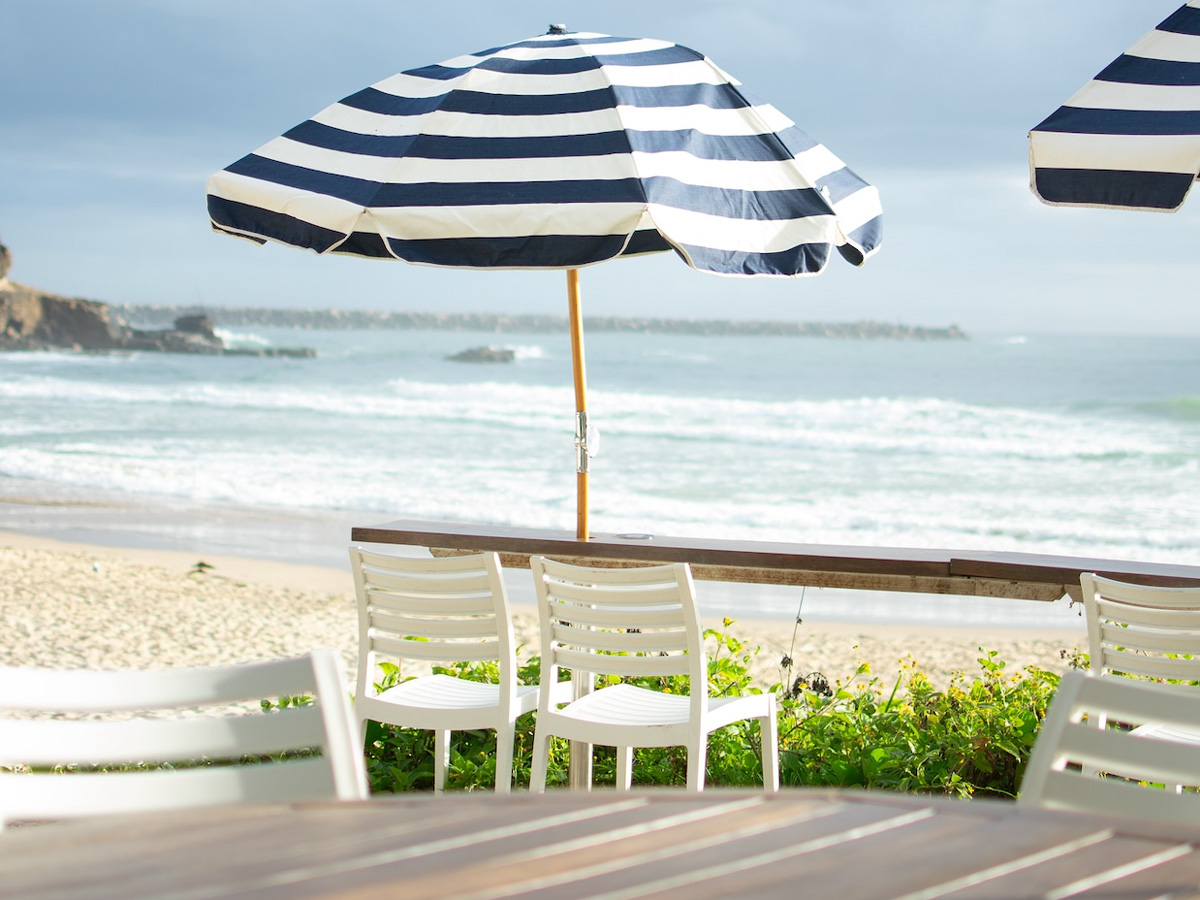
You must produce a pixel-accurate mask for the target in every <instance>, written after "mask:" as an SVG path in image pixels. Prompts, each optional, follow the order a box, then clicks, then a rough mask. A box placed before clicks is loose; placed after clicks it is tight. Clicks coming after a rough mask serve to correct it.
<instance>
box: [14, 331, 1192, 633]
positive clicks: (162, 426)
mask: <svg viewBox="0 0 1200 900" xmlns="http://www.w3.org/2000/svg"><path fill="white" fill-rule="evenodd" d="M215 317H216V319H217V322H218V326H219V325H220V318H219V315H217V316H215ZM224 337H225V338H226V340H227V341H229V342H230V343H231V344H234V345H246V346H254V345H272V346H279V347H293V346H300V345H304V346H311V347H314V348H315V349H316V351H317V355H316V357H315V358H312V359H281V358H257V357H246V356H230V357H212V356H187V355H175V354H155V353H116V354H81V353H65V352H64V353H58V352H51V353H7V354H0V528H2V527H8V528H14V529H18V530H26V531H30V530H32V531H39V530H40V531H43V532H46V533H51V532H53V533H56V534H59V535H67V534H68V532H71V533H72V534H73V535H74V536H81V535H82V533H83V531H84V530H87V529H90V531H89V532H88V534H87V535H86V536H87V537H89V538H90V539H96V538H97V537H98V536H99V537H103V534H102V532H103V531H104V530H105V529H106V528H107V529H109V530H110V531H112V534H111V535H110V536H109V539H110V542H114V543H115V542H118V541H119V540H121V539H133V540H135V541H139V542H141V543H144V544H157V545H162V546H176V547H185V546H188V547H189V548H190V546H197V547H200V548H203V546H209V545H212V546H218V549H221V550H228V549H230V546H233V547H234V548H235V549H237V548H240V549H241V550H242V551H243V552H245V553H261V554H263V555H267V556H276V557H280V558H297V559H298V558H303V559H304V560H305V561H317V562H322V563H332V562H334V561H336V562H337V563H338V564H342V557H343V556H344V553H345V539H344V538H339V537H338V535H343V534H344V535H345V536H346V537H348V531H343V529H344V528H345V527H346V526H347V525H348V524H363V525H366V524H377V523H379V522H385V521H388V520H390V519H396V518H430V519H444V520H459V521H469V522H478V523H486V524H497V525H516V526H530V527H539V528H555V529H563V530H568V531H570V530H573V528H574V516H575V509H574V506H575V478H574V447H573V428H574V417H573V410H574V401H573V393H572V387H571V364H570V349H569V345H568V340H567V336H566V335H565V334H538V335H519V334H503V335H500V334H489V333H471V332H458V331H402V330H379V331H332V330H330V331H324V330H287V329H265V328H264V329H254V330H253V331H233V332H229V331H226V332H225V333H224ZM474 346H493V347H508V348H511V349H513V350H514V351H515V353H514V356H515V358H514V360H513V362H511V363H493V364H471V363H461V362H453V361H451V360H449V359H448V357H449V356H451V355H453V354H454V353H457V352H459V351H461V350H463V349H467V348H470V347H474ZM586 352H587V365H588V382H589V400H590V403H589V405H590V411H591V420H592V422H593V424H595V425H596V426H597V427H598V429H599V432H600V447H599V453H598V454H597V456H596V458H595V459H593V460H592V474H591V525H592V528H593V530H595V531H600V532H639V533H652V534H660V535H672V536H693V537H711V538H726V539H746V540H755V541H796V542H811V543H829V544H852V545H863V546H872V545H873V546H891V547H927V548H953V549H959V550H1012V551H1027V552H1035V553H1056V554H1068V555H1081V556H1095V557H1106V558H1112V559H1124V560H1141V561H1154V562H1178V563H1187V564H1200V478H1198V477H1197V476H1198V475H1200V339H1197V338H1185V337H1127V336H1120V337H1116V336H1114V337H1099V336H1071V335H1036V334H1027V335H1011V334H1010V335H983V336H978V335H974V336H972V339H971V340H968V341H923V342H907V341H861V340H831V339H821V338H795V337H771V338H762V337H758V338H749V337H730V336H694V335H686V336H685V335H670V334H627V333H622V334H615V333H599V334H594V335H588V336H587V345H586ZM6 499H7V500H8V501H10V502H5V501H6ZM131 511H133V512H131ZM252 519H253V520H255V521H259V522H269V523H271V524H270V527H264V528H258V529H249V528H248V526H247V529H248V530H245V531H244V532H243V531H239V530H238V529H239V528H242V526H243V525H244V524H245V523H247V522H249V521H251V520H252ZM222 522H224V524H225V526H226V527H225V531H224V533H223V531H222ZM289 522H290V523H293V524H294V525H295V529H294V531H292V532H291V534H292V536H291V538H288V537H286V535H287V534H288V533H289V532H288V523H289ZM315 522H322V523H332V524H331V525H329V527H327V528H325V529H324V530H321V529H317V528H310V527H308V525H307V524H306V523H308V524H311V523H315ZM72 529H73V530H74V531H72ZM100 542H105V541H104V540H101V541H100ZM189 542H190V544H189ZM205 542H208V543H207V544H206V543H205ZM281 542H283V545H281ZM221 545H224V546H221ZM210 552H214V551H210ZM726 589H728V590H726ZM739 590H742V589H738V590H734V589H733V588H732V587H730V586H723V588H722V591H724V592H725V593H726V594H727V595H728V596H735V595H736V596H738V597H740V598H741V599H739V600H738V601H737V602H738V603H739V604H740V607H739V608H741V609H743V610H745V609H747V608H749V609H750V610H751V611H752V612H756V613H763V614H772V615H780V614H783V613H784V612H787V614H788V615H790V614H792V613H793V612H795V609H792V608H791V607H793V606H799V605H801V604H808V610H809V612H810V613H812V614H819V609H820V603H821V600H820V599H819V598H820V597H826V595H828V596H829V597H832V598H833V599H834V600H837V598H838V596H839V595H838V594H837V592H809V596H808V597H806V598H805V599H803V600H798V599H797V596H796V593H795V592H794V591H793V592H791V593H788V592H780V591H775V592H771V591H758V592H753V591H750V592H748V593H747V592H746V591H745V590H742V593H741V594H739V593H738V591H739ZM730 592H731V593H730ZM817 595H819V596H817ZM747 597H748V598H749V599H746V598H747ZM894 600H895V598H894V597H891V598H884V600H881V601H880V603H879V604H876V605H878V606H879V609H881V610H883V612H878V611H877V612H872V609H874V608H875V607H874V606H873V605H872V604H873V603H874V601H863V602H860V603H859V604H858V605H857V606H856V613H857V614H860V615H863V616H872V615H875V616H883V617H889V616H890V617H895V616H897V615H904V616H912V615H918V616H931V617H933V618H935V619H937V620H938V621H944V620H947V619H955V617H961V616H962V615H963V613H961V612H959V611H957V610H958V609H959V607H961V606H962V604H959V607H954V608H948V607H946V606H944V605H938V604H937V603H936V602H935V601H934V600H933V599H932V598H927V602H926V601H919V600H918V601H915V602H917V603H918V606H919V609H918V608H917V607H913V609H917V612H908V613H901V612H897V610H898V606H897V604H896V603H895V602H892V601H894ZM731 602H732V601H731ZM922 604H923V605H922ZM1017 604H1018V605H1017V607H1015V608H1014V609H1015V610H1016V612H1012V611H1005V610H1007V609H1008V608H1007V607H1004V608H1003V609H1002V608H1001V607H1002V606H1003V605H1001V606H997V607H994V608H990V609H989V614H991V615H993V616H994V615H1001V616H1006V617H1007V618H1008V619H1012V618H1013V617H1015V618H1016V619H1019V620H1022V621H1023V620H1024V617H1025V616H1026V614H1027V613H1028V612H1029V610H1028V608H1029V607H1030V606H1031V605H1032V604H1029V603H1025V604H1023V605H1022V604H1021V602H1020V601H1018V602H1017ZM976 605H978V604H976ZM996 610H999V612H996ZM1031 621H1036V617H1035V619H1034V620H1031ZM1016 624H1020V622H1016Z"/></svg>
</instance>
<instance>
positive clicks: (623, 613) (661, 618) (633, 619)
mask: <svg viewBox="0 0 1200 900" xmlns="http://www.w3.org/2000/svg"><path fill="white" fill-rule="evenodd" d="M549 606H550V617H551V618H552V619H555V620H557V621H560V622H577V623H579V624H583V625H594V626H596V627H598V628H682V627H683V625H684V619H683V615H682V610H681V609H680V608H679V607H669V608H666V609H633V610H631V609H629V608H628V607H620V608H617V609H613V608H611V607H600V608H598V607H588V606H579V605H576V604H572V603H559V602H557V601H555V600H550V601H549Z"/></svg>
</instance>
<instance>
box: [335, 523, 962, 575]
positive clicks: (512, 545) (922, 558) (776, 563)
mask: <svg viewBox="0 0 1200 900" xmlns="http://www.w3.org/2000/svg"><path fill="white" fill-rule="evenodd" d="M350 536H351V540H355V541H368V542H373V543H385V544H405V545H411V546H423V547H442V548H445V549H449V550H479V549H486V550H495V551H497V552H499V553H514V554H525V555H529V554H541V555H546V556H555V557H558V556H562V557H577V558H581V559H582V558H591V559H597V560H604V559H611V560H632V561H642V562H687V563H691V564H692V565H693V566H701V565H710V566H732V567H738V568H755V569H806V570H811V571H817V572H821V571H824V572H854V573H863V574H879V575H902V576H922V577H928V578H945V577H948V576H949V575H950V559H951V553H950V551H947V550H924V549H916V548H891V547H858V546H838V545H833V544H788V543H782V542H772V541H730V540H722V539H714V538H690V537H689V538H684V537H672V536H669V535H651V536H646V537H642V536H623V535H619V534H594V535H592V537H591V540H588V541H580V540H577V539H576V538H575V537H574V536H573V535H571V534H570V533H569V532H566V531H558V530H550V529H535V528H511V527H504V526H493V525H474V524H468V523H462V522H434V521H428V520H421V519H401V520H398V521H395V522H388V523H385V524H382V525H377V526H370V527H358V528H354V529H352V531H351V535H350Z"/></svg>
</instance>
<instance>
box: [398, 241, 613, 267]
mask: <svg viewBox="0 0 1200 900" xmlns="http://www.w3.org/2000/svg"><path fill="white" fill-rule="evenodd" d="M388 244H389V246H391V248H392V251H393V252H394V253H395V254H396V255H397V256H399V257H400V258H401V259H405V260H408V261H409V262H415V263H426V264H428V265H433V266H456V267H460V268H472V269H490V268H524V269H561V268H568V267H574V266H586V265H589V264H590V263H597V262H603V261H604V260H606V259H612V258H613V257H614V256H619V255H620V253H621V248H622V246H624V244H625V235H623V234H620V235H595V236H592V235H531V236H526V237H514V238H496V237H480V238H448V239H443V240H423V241H405V240H399V239H397V238H388Z"/></svg>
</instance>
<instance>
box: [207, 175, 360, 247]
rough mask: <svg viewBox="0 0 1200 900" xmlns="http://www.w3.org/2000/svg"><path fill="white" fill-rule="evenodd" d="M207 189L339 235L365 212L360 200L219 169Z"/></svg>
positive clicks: (212, 193) (229, 198) (211, 192)
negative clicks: (349, 201) (333, 195)
mask: <svg viewBox="0 0 1200 900" xmlns="http://www.w3.org/2000/svg"><path fill="white" fill-rule="evenodd" d="M205 190H206V193H207V194H208V195H209V196H213V197H220V198H223V199H225V200H232V201H234V202H237V203H245V204H248V205H250V206H257V207H259V208H261V209H266V210H270V211H271V212H276V213H282V214H284V215H289V216H295V217H296V218H298V219H303V220H304V221H305V222H311V223H313V224H314V225H319V226H320V227H322V228H328V229H330V230H332V231H336V232H338V233H339V234H346V235H348V234H350V232H352V231H354V230H355V229H356V227H357V225H358V222H359V219H360V218H361V217H362V213H363V208H362V207H361V206H359V205H358V204H357V203H347V202H346V201H345V200H338V199H336V198H334V197H330V196H327V195H326V194H314V193H312V192H311V191H304V190H300V189H298V188H292V187H285V186H283V185H278V184H272V183H271V182H269V181H259V180H258V179H256V178H246V177H245V176H242V175H234V174H233V173H232V172H225V171H221V172H217V173H216V174H215V175H213V176H212V177H211V178H209V179H208V185H207V186H206V189H205Z"/></svg>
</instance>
